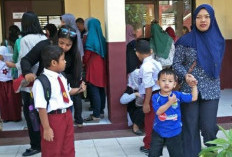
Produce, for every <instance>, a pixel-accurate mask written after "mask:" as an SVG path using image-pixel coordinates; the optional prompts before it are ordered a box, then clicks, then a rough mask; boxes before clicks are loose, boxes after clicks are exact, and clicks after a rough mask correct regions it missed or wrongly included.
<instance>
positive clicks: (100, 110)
mask: <svg viewBox="0 0 232 157" xmlns="http://www.w3.org/2000/svg"><path fill="white" fill-rule="evenodd" d="M89 94H90V99H91V101H90V102H92V103H93V116H94V117H96V118H99V117H100V114H104V109H105V103H106V94H105V89H104V88H103V87H97V86H95V85H93V84H91V83H89Z"/></svg>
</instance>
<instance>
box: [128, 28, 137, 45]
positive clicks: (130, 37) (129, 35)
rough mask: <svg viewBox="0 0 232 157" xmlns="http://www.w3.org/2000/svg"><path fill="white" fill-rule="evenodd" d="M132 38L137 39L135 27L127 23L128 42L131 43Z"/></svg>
mask: <svg viewBox="0 0 232 157" xmlns="http://www.w3.org/2000/svg"><path fill="white" fill-rule="evenodd" d="M132 40H135V32H134V28H133V27H132V26H131V25H129V24H127V25H126V44H128V43H130V42H131V41H132Z"/></svg>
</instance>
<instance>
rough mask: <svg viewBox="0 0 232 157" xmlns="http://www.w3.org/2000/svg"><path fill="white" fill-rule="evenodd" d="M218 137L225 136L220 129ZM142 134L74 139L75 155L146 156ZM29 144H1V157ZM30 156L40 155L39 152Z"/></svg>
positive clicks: (14, 154) (16, 156)
mask: <svg viewBox="0 0 232 157" xmlns="http://www.w3.org/2000/svg"><path fill="white" fill-rule="evenodd" d="M218 137H223V138H224V137H225V136H224V135H223V133H222V132H221V131H219V133H218ZM142 140H143V136H135V137H123V138H108V139H89V140H80V141H75V152H76V157H146V155H145V154H143V153H141V152H140V151H139V147H140V146H142V145H143V142H142ZM28 147H29V145H14V146H1V147H0V156H1V157H21V156H22V153H23V152H24V151H25V149H27V148H28ZM32 157H41V154H37V155H34V156H32ZM162 157H169V155H168V152H167V149H166V148H164V149H163V156H162Z"/></svg>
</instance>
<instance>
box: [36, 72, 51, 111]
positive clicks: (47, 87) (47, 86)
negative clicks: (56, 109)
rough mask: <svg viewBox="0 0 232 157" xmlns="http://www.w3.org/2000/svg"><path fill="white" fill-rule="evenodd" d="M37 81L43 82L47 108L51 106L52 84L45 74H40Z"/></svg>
mask: <svg viewBox="0 0 232 157" xmlns="http://www.w3.org/2000/svg"><path fill="white" fill-rule="evenodd" d="M37 79H38V80H39V81H40V82H41V84H42V86H43V90H44V98H45V100H46V101H47V108H48V105H49V100H50V98H51V83H50V81H49V80H48V77H47V76H46V75H44V74H40V75H39V76H38V77H37Z"/></svg>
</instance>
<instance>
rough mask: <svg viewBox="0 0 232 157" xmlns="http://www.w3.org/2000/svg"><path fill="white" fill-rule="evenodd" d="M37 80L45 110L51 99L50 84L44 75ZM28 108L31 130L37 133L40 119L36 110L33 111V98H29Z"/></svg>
mask: <svg viewBox="0 0 232 157" xmlns="http://www.w3.org/2000/svg"><path fill="white" fill-rule="evenodd" d="M37 79H38V80H39V81H40V82H41V84H42V87H43V90H44V98H45V100H46V101H47V108H48V105H49V100H50V98H51V83H50V81H49V80H48V78H47V76H46V75H44V74H40V75H39V76H38V77H37ZM30 102H31V103H30V104H31V105H30V106H29V117H30V120H31V124H32V128H33V130H34V131H39V130H40V118H39V113H38V111H37V109H35V105H34V98H33V96H31V100H30Z"/></svg>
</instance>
